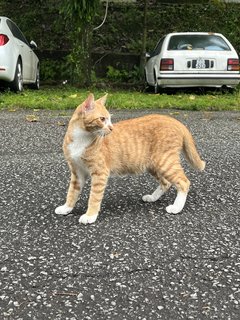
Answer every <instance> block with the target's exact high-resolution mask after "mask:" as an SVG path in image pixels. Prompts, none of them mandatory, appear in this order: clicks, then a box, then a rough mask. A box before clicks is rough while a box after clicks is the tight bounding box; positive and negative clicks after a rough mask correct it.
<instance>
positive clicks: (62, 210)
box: [55, 204, 73, 215]
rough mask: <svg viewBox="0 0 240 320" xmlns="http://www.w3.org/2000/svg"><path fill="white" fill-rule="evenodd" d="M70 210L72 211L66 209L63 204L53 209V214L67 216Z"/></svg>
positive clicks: (68, 208) (69, 208)
mask: <svg viewBox="0 0 240 320" xmlns="http://www.w3.org/2000/svg"><path fill="white" fill-rule="evenodd" d="M72 210H73V208H71V207H68V206H67V205H66V204H64V205H63V206H60V207H57V208H56V209H55V213H56V214H62V215H67V214H69V213H70V212H71V211H72Z"/></svg>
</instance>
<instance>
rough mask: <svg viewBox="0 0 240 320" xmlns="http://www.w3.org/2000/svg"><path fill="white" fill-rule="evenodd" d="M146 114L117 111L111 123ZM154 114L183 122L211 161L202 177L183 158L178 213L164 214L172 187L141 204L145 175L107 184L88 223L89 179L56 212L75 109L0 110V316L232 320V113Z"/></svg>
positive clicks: (237, 192) (236, 191) (238, 150)
mask: <svg viewBox="0 0 240 320" xmlns="http://www.w3.org/2000/svg"><path fill="white" fill-rule="evenodd" d="M153 112H154V111H153ZM158 112H159V111H158ZM31 113H35V115H36V116H37V120H38V121H37V122H31V121H32V120H33V119H32V118H29V117H27V116H28V115H29V114H31ZM146 113H149V111H146V112H145V111H141V112H140V111H131V112H123V111H114V117H113V121H117V120H119V119H123V118H129V117H136V116H139V115H142V114H146ZM162 113H166V114H171V115H172V116H174V117H176V118H178V119H179V120H181V121H182V122H184V123H185V124H187V125H188V127H189V128H190V129H191V131H192V133H193V135H194V137H195V139H196V142H197V145H198V149H199V151H200V154H201V155H202V158H203V159H204V160H206V161H207V166H206V170H205V171H204V172H203V173H198V172H195V171H194V170H193V169H191V168H190V167H189V166H188V165H187V163H186V162H185V161H184V167H185V169H186V172H187V175H188V177H189V178H190V180H191V182H192V185H191V189H190V193H189V196H188V199H187V203H186V206H185V208H184V210H183V212H182V214H179V215H170V214H168V213H167V212H166V211H165V207H166V206H167V205H168V204H170V203H172V202H173V200H174V198H175V190H173V189H171V190H170V191H169V193H168V194H166V195H165V196H164V197H163V198H162V199H161V201H157V202H155V203H150V204H149V203H144V202H142V200H141V197H142V195H144V194H146V193H149V191H153V190H154V188H155V187H156V182H155V181H154V180H153V179H152V178H151V177H150V176H149V175H147V174H144V175H141V176H129V177H127V176H124V177H115V178H110V180H109V184H108V188H107V190H106V193H105V197H104V200H103V204H102V210H101V213H100V217H99V219H98V220H97V221H96V223H95V224H93V225H87V226H85V225H80V224H78V219H79V216H80V215H81V214H83V213H85V210H86V207H87V198H88V192H89V183H88V184H87V186H86V187H85V190H84V193H83V196H82V199H81V201H79V202H78V204H77V207H76V209H74V211H73V213H72V214H70V215H68V216H65V217H63V216H58V215H55V214H54V209H55V207H56V206H58V205H61V204H63V203H64V201H65V195H66V190H67V184H68V179H69V171H68V168H67V165H66V163H65V161H64V158H63V153H62V149H61V145H62V140H63V136H64V134H65V131H66V124H67V122H68V120H69V116H70V114H71V113H70V112H67V113H66V115H65V116H63V115H60V114H59V113H58V112H51V113H50V112H47V111H39V112H33V111H17V112H7V111H1V112H0V139H1V148H0V319H3V320H5V319H6V320H9V319H14V320H20V319H21V320H28V319H29V320H35V319H36V320H45V319H51V320H60V319H63V320H79V319H86V320H88V319H89V320H95V319H96V320H101V319H103V320H107V319H109V320H118V319H119V320H125V319H126V320H129V319H134V320H137V319H141V320H144V319H146V320H149V319H151V320H152V319H153V320H154V319H164V320H172V319H174V320H178V319H197V320H199V319H217V320H220V319H222V320H235V319H236V320H238V319H240V256H239V252H240V240H239V239H240V237H239V230H240V212H239V208H240V172H239V170H240V113H237V112H185V111H180V112H174V111H168V110H165V111H163V112H162ZM27 119H28V121H27ZM29 119H32V120H30V121H29Z"/></svg>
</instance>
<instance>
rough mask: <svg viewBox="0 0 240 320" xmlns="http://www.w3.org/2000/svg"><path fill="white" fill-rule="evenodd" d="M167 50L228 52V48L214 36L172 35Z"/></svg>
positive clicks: (219, 38)
mask: <svg viewBox="0 0 240 320" xmlns="http://www.w3.org/2000/svg"><path fill="white" fill-rule="evenodd" d="M168 50H210V51H229V50H230V48H229V46H228V44H227V43H226V42H225V41H224V40H223V38H221V37H220V36H216V35H174V36H172V37H171V38H170V41H169V44H168Z"/></svg>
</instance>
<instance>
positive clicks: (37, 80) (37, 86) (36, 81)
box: [30, 66, 40, 90]
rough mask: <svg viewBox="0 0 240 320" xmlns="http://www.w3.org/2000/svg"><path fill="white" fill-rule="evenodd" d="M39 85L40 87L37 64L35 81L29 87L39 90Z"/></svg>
mask: <svg viewBox="0 0 240 320" xmlns="http://www.w3.org/2000/svg"><path fill="white" fill-rule="evenodd" d="M39 87H40V70H39V66H37V71H36V77H35V82H34V83H32V84H31V85H30V88H31V89H35V90H39Z"/></svg>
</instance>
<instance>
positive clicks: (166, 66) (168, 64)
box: [160, 59, 174, 71]
mask: <svg viewBox="0 0 240 320" xmlns="http://www.w3.org/2000/svg"><path fill="white" fill-rule="evenodd" d="M160 70H162V71H172V70H174V60H173V59H161V62H160Z"/></svg>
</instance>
